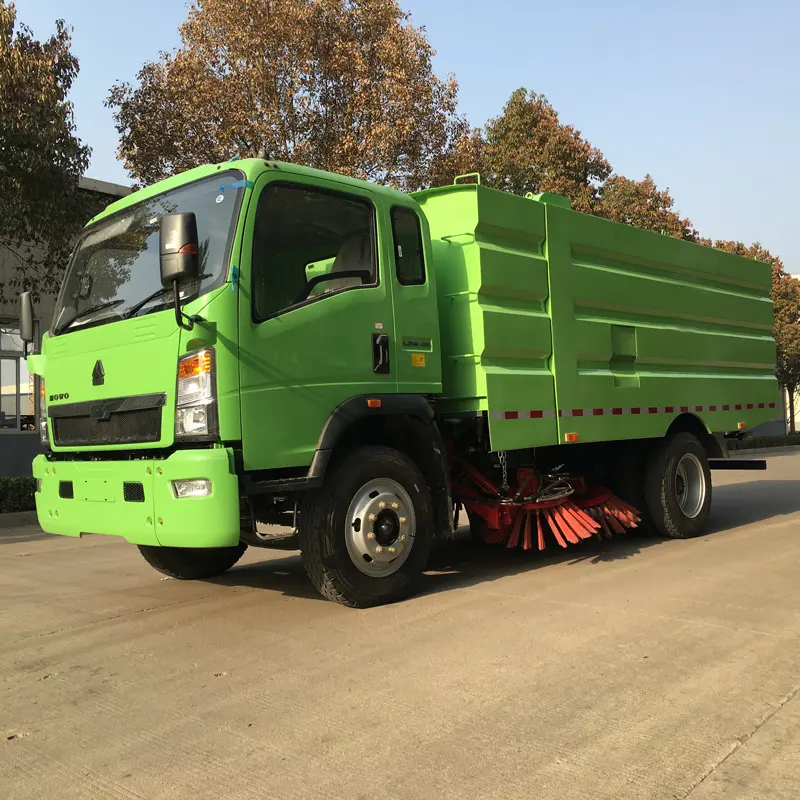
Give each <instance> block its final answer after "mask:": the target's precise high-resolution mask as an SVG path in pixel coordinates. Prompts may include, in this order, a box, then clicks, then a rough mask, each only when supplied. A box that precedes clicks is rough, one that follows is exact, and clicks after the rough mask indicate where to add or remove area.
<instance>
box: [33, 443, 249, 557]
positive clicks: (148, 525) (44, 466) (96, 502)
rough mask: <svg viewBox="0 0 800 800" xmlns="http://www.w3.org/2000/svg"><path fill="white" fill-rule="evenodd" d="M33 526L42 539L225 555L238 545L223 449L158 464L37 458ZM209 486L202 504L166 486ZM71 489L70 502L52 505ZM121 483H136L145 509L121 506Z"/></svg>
mask: <svg viewBox="0 0 800 800" xmlns="http://www.w3.org/2000/svg"><path fill="white" fill-rule="evenodd" d="M33 475H34V477H35V478H38V479H39V480H40V481H41V489H40V491H38V492H37V493H36V511H37V516H38V519H39V524H40V525H41V526H42V529H43V530H44V531H46V532H47V533H59V534H62V535H64V536H80V535H81V534H83V533H108V534H112V535H116V536H122V537H123V538H124V539H127V540H128V541H129V542H132V543H133V544H150V545H162V546H170V547H227V546H231V545H234V544H236V543H237V542H238V541H239V524H240V523H239V486H238V480H237V478H236V475H235V474H234V473H233V454H232V452H231V451H230V450H229V449H225V448H213V449H209V450H184V451H179V452H177V453H173V454H172V455H171V456H169V457H168V458H165V459H159V460H151V459H143V460H139V461H59V462H48V460H47V459H46V458H45V457H44V456H37V457H36V459H35V460H34V462H33ZM191 478H208V479H210V480H211V487H212V493H211V495H209V496H208V497H186V498H181V499H176V498H175V496H174V495H173V493H172V488H171V487H172V484H171V482H172V481H173V480H178V479H191ZM61 481H72V484H73V493H74V498H73V499H71V500H70V499H63V498H61V497H59V484H60V482H61ZM124 483H141V484H142V486H143V488H144V496H145V502H143V503H131V502H126V501H125V499H124V495H123V484H124Z"/></svg>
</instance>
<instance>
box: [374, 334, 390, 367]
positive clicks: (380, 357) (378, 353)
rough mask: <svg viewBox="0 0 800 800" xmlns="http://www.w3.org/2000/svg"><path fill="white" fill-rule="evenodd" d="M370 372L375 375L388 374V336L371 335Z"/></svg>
mask: <svg viewBox="0 0 800 800" xmlns="http://www.w3.org/2000/svg"><path fill="white" fill-rule="evenodd" d="M372 371H373V372H374V373H375V374H376V375H388V374H389V334H388V333H373V334H372Z"/></svg>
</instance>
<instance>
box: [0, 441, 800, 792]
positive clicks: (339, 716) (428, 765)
mask: <svg viewBox="0 0 800 800" xmlns="http://www.w3.org/2000/svg"><path fill="white" fill-rule="evenodd" d="M717 477H719V480H716V481H715V483H716V484H717V485H716V487H715V510H714V512H713V515H712V529H713V531H712V532H711V533H710V534H709V535H706V536H704V537H702V538H699V539H695V540H691V541H660V540H657V539H649V538H643V537H640V538H625V539H619V540H615V542H614V544H613V546H612V547H610V548H608V549H606V550H605V551H598V550H597V549H596V547H595V546H594V544H593V543H590V544H589V545H584V546H582V547H581V548H576V549H574V550H570V551H569V552H564V553H553V554H551V555H547V556H539V555H532V556H531V555H527V554H522V553H506V552H505V551H500V552H493V553H492V554H491V555H489V556H487V555H485V554H484V553H482V552H479V551H476V550H474V549H472V547H471V545H470V544H469V542H467V541H461V542H457V543H455V544H451V545H449V546H447V547H446V548H444V549H442V550H440V551H439V552H438V553H437V554H436V556H435V563H434V564H433V568H432V570H431V572H430V573H429V574H428V575H427V576H426V578H425V582H424V589H423V593H422V594H421V595H420V596H418V597H416V598H414V599H412V600H410V601H407V602H405V603H402V604H398V605H394V606H389V607H384V608H379V609H373V610H369V611H351V610H347V609H344V608H341V607H339V606H336V605H333V604H332V603H328V602H325V601H323V600H321V599H319V598H318V597H317V596H316V595H315V594H314V593H313V591H312V590H311V589H310V587H309V586H308V584H307V583H306V580H305V577H304V575H303V572H302V568H301V566H300V560H299V557H298V556H297V555H296V554H295V553H280V552H270V551H258V550H250V551H249V552H248V554H247V555H246V556H245V559H244V560H243V562H242V565H241V566H239V567H237V568H236V569H234V570H233V571H231V572H230V573H229V574H228V575H227V576H225V577H224V578H223V579H220V580H217V581H213V582H202V583H182V582H179V581H173V580H166V579H164V578H163V577H162V576H161V575H159V574H158V573H156V572H154V571H153V570H152V569H150V568H149V567H148V566H147V565H146V564H145V562H144V561H143V560H142V559H141V558H140V557H139V555H138V553H137V552H136V550H135V549H134V548H132V547H130V546H128V545H126V544H125V543H124V542H122V541H119V540H116V539H114V538H109V537H99V536H91V537H85V538H83V539H81V540H72V539H66V538H59V537H47V536H44V535H43V534H41V533H39V532H37V531H36V530H35V529H18V530H10V531H9V530H7V531H3V532H0V588H1V589H2V593H3V598H2V607H0V692H1V693H0V733H2V739H0V797H2V798H14V800H23V798H47V799H48V800H50V799H52V800H68V799H69V798H92V799H93V800H94V799H95V798H97V799H98V800H101V799H102V798H125V800H131V799H133V798H148V799H149V798H192V799H193V800H194V799H195V798H214V799H215V800H219V799H221V798H235V799H236V800H245V799H247V798H254V799H255V798H257V799H258V800H264V799H265V798H276V799H279V800H306V799H307V798H308V799H310V798H314V799H316V798H320V799H321V798H324V799H325V800H331V799H334V800H338V799H339V798H348V799H349V800H359V799H360V798H364V800H371V798H380V800H395V799H396V800H416V799H417V798H419V799H420V800H428V798H430V800H447V799H449V798H453V799H454V800H455V798H459V799H460V798H503V800H517V799H519V800H531V798H536V800H549V798H554V799H555V798H558V800H573V798H574V799H575V800H577V798H581V799H583V798H587V799H588V798H591V800H597V798H614V800H622V799H623V798H636V799H637V800H639V799H640V798H647V800H653V799H654V798H690V799H691V800H717V799H720V798H726V800H727V798H735V799H736V800H741V799H742V798H765V799H766V798H769V799H770V800H780V799H781V798H787V799H788V798H792V799H793V800H794V799H795V798H798V797H800V698H798V688H799V687H800V640H799V639H798V634H799V633H800V456H780V457H774V458H772V459H770V469H769V471H768V472H767V473H753V472H750V473H716V475H715V478H717Z"/></svg>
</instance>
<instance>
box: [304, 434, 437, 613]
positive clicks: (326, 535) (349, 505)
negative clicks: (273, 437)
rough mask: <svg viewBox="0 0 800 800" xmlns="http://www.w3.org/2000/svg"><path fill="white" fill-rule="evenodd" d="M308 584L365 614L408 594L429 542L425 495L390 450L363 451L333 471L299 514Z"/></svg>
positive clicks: (404, 461)
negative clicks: (365, 611)
mask: <svg viewBox="0 0 800 800" xmlns="http://www.w3.org/2000/svg"><path fill="white" fill-rule="evenodd" d="M299 528H300V549H301V551H302V554H303V565H304V567H305V569H306V572H307V573H308V577H309V578H310V579H311V582H312V583H313V584H314V586H315V587H316V588H317V589H318V591H319V592H320V593H321V594H322V595H323V596H324V597H326V598H328V599H329V600H333V601H334V602H336V603H341V604H342V605H345V606H350V607H351V608H368V607H370V606H376V605H380V604H382V603H389V602H392V601H395V600H399V599H401V598H403V597H405V596H407V595H408V594H410V593H411V592H412V591H413V589H414V586H415V583H416V581H417V579H418V578H419V576H420V575H421V574H422V571H423V570H424V569H425V566H426V564H427V561H428V555H429V553H430V549H431V543H432V541H433V506H432V502H431V497H430V492H429V490H428V487H427V485H426V483H425V479H424V478H423V477H422V474H421V473H420V471H419V469H417V467H416V465H415V464H414V463H413V462H412V461H411V460H410V459H409V458H408V457H407V456H405V455H404V454H403V453H401V452H399V451H397V450H392V449H389V448H387V447H362V448H359V449H358V450H355V451H354V452H352V453H350V454H349V455H348V456H346V457H345V458H344V459H342V460H341V461H339V462H338V464H336V465H335V466H332V468H331V470H329V472H328V475H327V477H326V481H325V485H324V486H323V487H322V488H321V489H319V490H317V491H314V492H310V493H309V495H308V497H307V499H306V503H305V505H304V507H303V509H302V512H301V516H300V525H299Z"/></svg>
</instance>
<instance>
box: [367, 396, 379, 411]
mask: <svg viewBox="0 0 800 800" xmlns="http://www.w3.org/2000/svg"><path fill="white" fill-rule="evenodd" d="M380 407H381V401H380V400H378V399H377V398H376V397H374V398H371V399H370V400H367V408H380Z"/></svg>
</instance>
